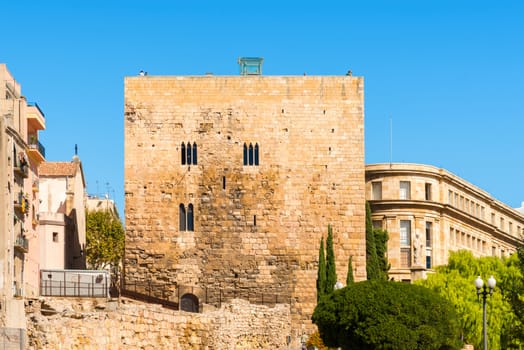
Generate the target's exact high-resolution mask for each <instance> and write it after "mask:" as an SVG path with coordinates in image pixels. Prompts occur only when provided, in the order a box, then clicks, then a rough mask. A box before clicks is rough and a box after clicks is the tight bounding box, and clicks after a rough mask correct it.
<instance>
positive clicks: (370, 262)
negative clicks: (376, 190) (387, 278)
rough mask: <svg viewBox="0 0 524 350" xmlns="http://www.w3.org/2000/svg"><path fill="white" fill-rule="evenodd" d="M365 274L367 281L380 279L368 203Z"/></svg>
mask: <svg viewBox="0 0 524 350" xmlns="http://www.w3.org/2000/svg"><path fill="white" fill-rule="evenodd" d="M366 273H367V275H368V280H376V279H381V273H380V268H379V262H378V256H377V247H376V244H375V234H374V232H373V222H372V221H371V207H370V205H369V202H366Z"/></svg>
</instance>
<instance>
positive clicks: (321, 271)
mask: <svg viewBox="0 0 524 350" xmlns="http://www.w3.org/2000/svg"><path fill="white" fill-rule="evenodd" d="M325 290H326V258H325V256H324V237H322V238H321V239H320V249H319V251H318V270H317V302H318V301H319V300H320V298H321V297H322V296H323V295H324V294H325V293H324V292H325Z"/></svg>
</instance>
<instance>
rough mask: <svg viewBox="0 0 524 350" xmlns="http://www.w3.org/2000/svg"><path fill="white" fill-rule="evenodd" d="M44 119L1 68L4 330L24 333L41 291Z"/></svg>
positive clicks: (0, 220) (0, 269)
mask: <svg viewBox="0 0 524 350" xmlns="http://www.w3.org/2000/svg"><path fill="white" fill-rule="evenodd" d="M44 129H45V117H44V114H43V113H42V111H41V110H40V108H39V107H38V105H36V104H34V103H28V102H27V101H26V98H25V97H24V96H23V95H22V92H21V86H20V84H19V83H18V82H17V81H16V80H15V78H14V77H13V76H12V74H11V73H10V72H9V70H8V69H7V67H6V65H5V64H0V183H1V185H2V191H1V193H0V296H1V300H0V304H1V305H0V310H1V311H0V326H1V327H5V329H6V332H7V329H25V321H24V317H23V312H24V310H23V299H22V298H23V297H26V296H35V295H37V293H38V224H39V222H38V210H39V194H38V167H39V164H40V163H41V162H42V161H43V160H44V158H45V149H44V147H43V146H42V144H41V143H40V142H39V135H38V133H39V131H41V130H44Z"/></svg>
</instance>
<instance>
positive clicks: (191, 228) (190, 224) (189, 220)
mask: <svg viewBox="0 0 524 350" xmlns="http://www.w3.org/2000/svg"><path fill="white" fill-rule="evenodd" d="M187 230H188V231H194V230H195V227H194V225H193V204H189V205H188V206H187Z"/></svg>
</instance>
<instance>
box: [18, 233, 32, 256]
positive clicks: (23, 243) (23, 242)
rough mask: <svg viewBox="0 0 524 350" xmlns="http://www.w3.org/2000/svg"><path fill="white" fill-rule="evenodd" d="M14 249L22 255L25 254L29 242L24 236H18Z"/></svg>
mask: <svg viewBox="0 0 524 350" xmlns="http://www.w3.org/2000/svg"><path fill="white" fill-rule="evenodd" d="M15 249H18V250H20V251H21V252H23V253H27V252H28V251H29V241H28V240H27V238H25V236H22V235H18V236H17V237H16V240H15Z"/></svg>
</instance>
